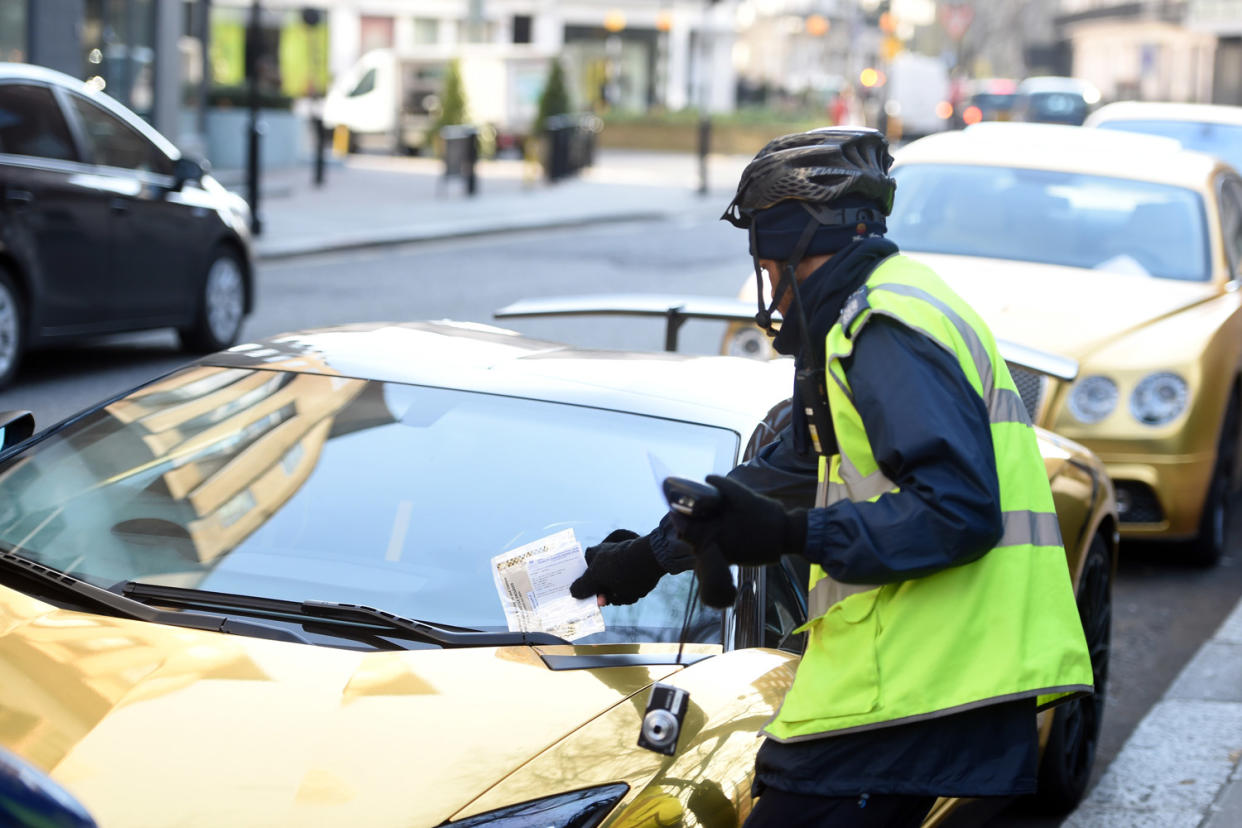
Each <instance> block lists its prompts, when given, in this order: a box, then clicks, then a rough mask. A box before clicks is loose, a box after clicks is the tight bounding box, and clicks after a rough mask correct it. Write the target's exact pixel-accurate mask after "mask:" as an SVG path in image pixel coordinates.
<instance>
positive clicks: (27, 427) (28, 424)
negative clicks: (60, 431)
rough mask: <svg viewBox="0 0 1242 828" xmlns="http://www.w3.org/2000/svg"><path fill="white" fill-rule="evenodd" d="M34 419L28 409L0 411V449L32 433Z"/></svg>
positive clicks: (2, 449)
mask: <svg viewBox="0 0 1242 828" xmlns="http://www.w3.org/2000/svg"><path fill="white" fill-rule="evenodd" d="M34 430H35V419H34V415H33V414H31V413H30V412H29V411H0V451H4V450H5V449H7V448H9V447H10V446H15V445H17V444H18V443H20V442H22V441H23V440H26V439H29V438H30V435H32V434H34Z"/></svg>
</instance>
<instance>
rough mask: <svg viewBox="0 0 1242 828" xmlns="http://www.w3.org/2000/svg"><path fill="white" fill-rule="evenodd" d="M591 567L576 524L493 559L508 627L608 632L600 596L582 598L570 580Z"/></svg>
mask: <svg viewBox="0 0 1242 828" xmlns="http://www.w3.org/2000/svg"><path fill="white" fill-rule="evenodd" d="M583 572H586V561H585V560H584V559H583V557H582V545H581V544H579V543H578V539H577V538H575V537H574V530H573V529H566V530H564V531H562V532H557V533H556V534H554V535H548V536H547V537H545V538H540V539H539V540H537V541H533V542H531V543H528V544H526V545H525V546H519V547H518V548H516V549H511V550H509V551H508V552H503V553H501V554H499V555H497V556H496V557H494V558H492V577H493V578H494V579H495V581H496V592H497V593H498V594H499V595H500V603H501V606H502V607H503V608H504V611H505V620H506V621H507V622H508V624H509V629H510V630H512V631H515V632H517V631H520V632H547V633H551V634H552V635H556V636H560V637H561V638H564V639H566V640H567V641H574V640H577V639H579V638H582V637H583V636H587V635H591V634H593V633H597V632H603V631H604V616H603V614H602V613H601V612H600V611H599V605H598V604H597V603H596V600H595V596H591V597H590V598H585V599H582V600H579V599H577V598H575V597H573V596H572V595H570V594H569V585H570V584H572V583H573V582H574V581H575V580H577V578H578V577H579V576H580V575H582V573H583Z"/></svg>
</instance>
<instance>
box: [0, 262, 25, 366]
mask: <svg viewBox="0 0 1242 828" xmlns="http://www.w3.org/2000/svg"><path fill="white" fill-rule="evenodd" d="M25 324H26V320H25V316H24V311H23V308H22V303H21V295H20V294H19V293H18V292H17V283H16V282H15V281H14V280H13V277H12V276H11V275H10V274H9V272H8V271H7V270H5V269H4V267H3V266H0V388H3V387H5V386H6V385H8V384H9V383H10V382H11V381H12V380H13V377H14V376H16V375H17V366H18V365H19V364H20V363H21V361H22V346H23V345H24V344H25V341H26V331H25Z"/></svg>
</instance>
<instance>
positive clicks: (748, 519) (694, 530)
mask: <svg viewBox="0 0 1242 828" xmlns="http://www.w3.org/2000/svg"><path fill="white" fill-rule="evenodd" d="M707 482H708V483H710V484H711V485H713V486H715V487H716V488H717V489H718V490H719V491H720V500H721V503H720V508H718V509H717V510H716V511H714V512H713V513H712V514H711V515H708V516H707V517H703V518H689V517H686V516H684V515H678V514H677V513H674V517H673V522H674V524H675V525H676V527H677V535H678V537H680V538H681V539H682V540H683V541H685V542H686V543H688V544H690V545H691V546H692V547H694V551H695V554H696V555H700V556H702V555H703V554H704V553H708V554H711V552H712V550H718V551H719V554H720V556H721V557H723V558H724V560H725V561H727V562H728V563H735V564H742V565H743V566H762V565H764V564H772V563H776V562H777V561H779V560H780V559H781V555H792V554H794V553H801V552H802V548H803V547H804V546H805V545H806V510H805V509H795V510H792V511H786V510H785V507H784V506H783V505H781V503H780V501H777V500H773V499H772V498H770V497H764V496H763V495H761V494H757V493H755V492H753V491H751V490H750V489H748V488H746V487H745V486H743V485H742V484H741V483H737V482H735V481H733V480H730V479H729V478H727V477H721V476H719V475H715V474H711V475H708V476H707Z"/></svg>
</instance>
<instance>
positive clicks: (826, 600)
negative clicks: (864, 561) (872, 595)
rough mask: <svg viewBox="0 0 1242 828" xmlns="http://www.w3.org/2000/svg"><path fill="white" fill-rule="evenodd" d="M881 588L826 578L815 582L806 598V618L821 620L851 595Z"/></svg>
mask: <svg viewBox="0 0 1242 828" xmlns="http://www.w3.org/2000/svg"><path fill="white" fill-rule="evenodd" d="M879 588H880V585H879V584H843V583H841V582H840V581H834V580H832V579H831V578H829V577H827V576H825V577H823V578H820V579H819V580H818V581H816V582H815V586H813V587H811V591H810V592H809V593H808V594H807V596H806V617H807V618H819V617H820V616H821V615H823V614H824V613H826V612H828V609H829V607H831V606H832V605H833V604H837V603H840V602H841V601H844V600H845V599H846V598H849V597H850V596H851V595H857V594H858V593H860V592H869V591H871V590H873V589H879Z"/></svg>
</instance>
